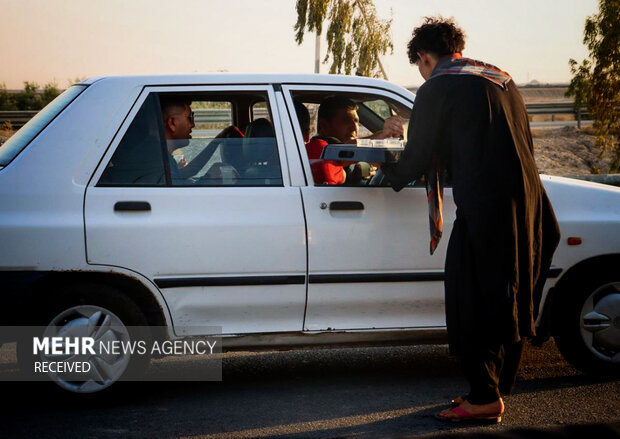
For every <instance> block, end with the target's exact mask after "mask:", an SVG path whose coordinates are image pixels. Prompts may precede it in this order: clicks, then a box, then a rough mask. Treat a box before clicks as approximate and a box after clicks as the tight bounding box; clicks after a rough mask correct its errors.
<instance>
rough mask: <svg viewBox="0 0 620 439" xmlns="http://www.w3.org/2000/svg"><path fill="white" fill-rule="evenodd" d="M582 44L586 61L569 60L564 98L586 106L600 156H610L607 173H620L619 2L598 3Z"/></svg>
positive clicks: (607, 0)
mask: <svg viewBox="0 0 620 439" xmlns="http://www.w3.org/2000/svg"><path fill="white" fill-rule="evenodd" d="M583 43H584V44H585V45H586V47H587V48H588V51H589V52H590V53H589V59H586V60H583V62H582V63H581V64H579V63H578V62H577V61H575V60H574V59H571V60H570V61H569V65H570V70H571V73H572V75H573V78H572V80H571V82H570V84H569V87H568V91H567V92H566V95H567V96H574V98H575V106H576V107H580V106H582V105H586V106H587V107H588V110H589V111H590V113H591V114H592V117H593V119H594V130H595V132H596V142H597V144H598V146H599V148H600V155H601V157H604V156H605V155H606V154H609V155H610V156H611V163H610V172H618V171H620V144H618V133H619V131H620V124H619V123H620V113H619V111H618V106H620V0H599V12H598V14H594V15H591V16H589V17H588V18H587V19H586V23H585V28H584V38H583Z"/></svg>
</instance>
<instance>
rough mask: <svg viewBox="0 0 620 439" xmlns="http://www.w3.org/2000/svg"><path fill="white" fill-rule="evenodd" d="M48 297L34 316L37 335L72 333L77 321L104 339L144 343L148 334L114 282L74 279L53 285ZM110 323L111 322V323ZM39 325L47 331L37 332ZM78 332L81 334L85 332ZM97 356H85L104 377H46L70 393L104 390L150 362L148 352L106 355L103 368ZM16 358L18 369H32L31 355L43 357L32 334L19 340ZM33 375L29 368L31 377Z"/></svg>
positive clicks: (136, 309) (135, 307)
mask: <svg viewBox="0 0 620 439" xmlns="http://www.w3.org/2000/svg"><path fill="white" fill-rule="evenodd" d="M46 297H51V298H52V299H51V300H49V301H47V302H45V304H44V305H43V306H42V307H41V308H42V310H41V311H40V312H38V313H37V316H36V319H35V321H36V322H37V323H36V324H37V325H40V326H39V329H38V331H37V335H40V336H42V335H51V336H54V335H61V334H64V335H67V334H68V335H75V334H76V333H72V332H71V331H73V330H74V328H76V327H78V326H80V325H81V328H82V330H84V328H87V329H86V330H87V331H91V332H88V334H89V335H90V336H93V337H94V338H95V339H97V338H98V337H100V336H101V337H104V336H105V339H106V340H109V337H118V338H119V340H120V339H121V338H122V337H126V338H125V339H131V340H145V341H147V343H148V341H149V340H150V339H151V334H150V331H149V330H148V328H147V327H148V323H147V320H146V318H145V316H144V314H143V313H142V312H141V311H140V308H139V307H138V305H136V303H135V302H134V301H133V300H131V299H130V298H129V297H127V296H126V295H125V294H123V293H122V292H121V291H120V290H118V289H117V288H115V287H112V286H109V285H102V284H94V283H80V284H73V285H69V286H65V287H61V288H55V289H54V290H53V291H49V292H48V294H46ZM110 325H112V326H113V328H110ZM95 328H96V329H97V331H95ZM41 329H42V330H43V331H45V334H40V332H41ZM67 331H69V332H67ZM80 331H81V330H80ZM123 331H126V332H123ZM79 334H80V335H82V334H83V332H80V333H79ZM95 334H97V335H95ZM104 334H105V335H104ZM97 357H100V356H97V355H96V356H91V357H89V358H88V362H89V363H90V364H91V368H92V369H93V371H96V372H97V373H98V375H97V376H98V377H101V378H102V379H91V380H87V381H83V382H81V381H74V380H64V379H63V378H62V377H61V376H49V378H51V379H52V381H54V382H56V384H58V385H59V386H60V387H61V388H63V389H64V390H68V391H70V392H73V393H79V394H86V393H98V392H102V391H104V390H105V391H106V392H108V391H109V390H108V389H109V388H110V387H111V386H112V385H113V384H114V383H115V382H117V381H119V380H121V379H122V378H127V377H139V376H141V374H142V373H143V372H144V371H145V370H146V368H147V367H148V365H149V362H150V357H149V355H147V354H145V355H124V356H123V355H119V356H118V357H115V358H114V359H113V360H112V361H110V358H109V356H107V357H106V358H105V361H106V364H105V365H104V366H105V368H101V366H102V365H103V361H104V360H103V359H102V358H97ZM17 360H18V363H19V365H20V368H22V370H26V369H28V370H29V371H31V370H32V369H33V366H32V365H33V362H34V361H40V360H41V357H39V356H35V355H34V354H33V353H32V338H31V337H28V339H27V342H26V343H23V342H21V343H20V342H19V341H18V344H17ZM108 362H109V363H108ZM27 373H28V372H27ZM32 375H33V373H32V372H30V377H31V378H32ZM40 375H41V374H39V377H38V378H39V379H40V378H41V376H40ZM46 378H48V377H46Z"/></svg>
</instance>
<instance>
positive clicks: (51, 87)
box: [0, 81, 60, 111]
mask: <svg viewBox="0 0 620 439" xmlns="http://www.w3.org/2000/svg"><path fill="white" fill-rule="evenodd" d="M59 94H60V90H58V87H57V86H56V84H55V83H53V82H50V83H47V84H45V86H44V87H43V90H39V85H38V84H36V83H34V82H29V81H25V82H24V90H22V91H20V92H18V93H9V92H8V91H7V89H6V85H5V84H4V83H3V84H2V86H0V111H28V110H40V109H42V108H43V107H45V106H46V105H47V104H49V103H50V102H51V101H53V100H54V99H55V98H56V96H58V95H59Z"/></svg>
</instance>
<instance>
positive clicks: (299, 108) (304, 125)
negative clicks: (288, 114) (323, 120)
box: [293, 99, 310, 131]
mask: <svg viewBox="0 0 620 439" xmlns="http://www.w3.org/2000/svg"><path fill="white" fill-rule="evenodd" d="M293 104H295V113H297V120H299V126H300V128H301V130H302V131H310V112H309V111H308V109H307V108H306V106H305V105H304V104H302V103H301V102H299V101H298V100H297V99H295V100H293Z"/></svg>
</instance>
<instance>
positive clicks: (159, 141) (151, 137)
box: [98, 94, 166, 186]
mask: <svg viewBox="0 0 620 439" xmlns="http://www.w3.org/2000/svg"><path fill="white" fill-rule="evenodd" d="M160 114H161V113H160V111H159V100H158V99H157V96H156V95H154V94H151V95H149V96H148V97H147V99H146V100H145V101H144V104H143V105H142V107H141V108H140V110H139V111H138V113H137V114H136V116H135V118H134V119H133V121H132V122H131V125H129V128H128V129H127V131H126V132H125V134H124V135H123V138H122V140H121V142H120V143H119V145H118V147H117V148H116V151H115V152H114V155H113V156H112V158H111V159H110V161H109V162H108V164H107V166H106V168H105V170H104V171H103V174H102V175H101V178H100V179H99V183H98V186H165V185H166V172H165V167H164V158H163V157H164V155H163V154H164V139H163V128H162V124H161V122H160V119H161V116H160Z"/></svg>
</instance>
